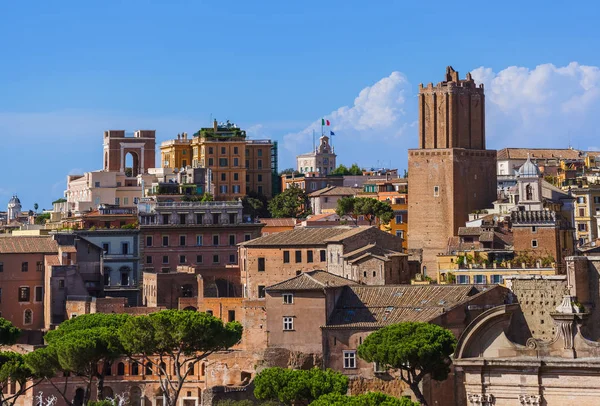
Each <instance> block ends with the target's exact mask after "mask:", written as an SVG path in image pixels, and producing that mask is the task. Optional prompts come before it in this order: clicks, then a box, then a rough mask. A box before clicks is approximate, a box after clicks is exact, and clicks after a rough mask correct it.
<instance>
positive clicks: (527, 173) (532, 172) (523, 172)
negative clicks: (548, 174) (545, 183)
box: [519, 155, 542, 178]
mask: <svg viewBox="0 0 600 406" xmlns="http://www.w3.org/2000/svg"><path fill="white" fill-rule="evenodd" d="M540 176H542V173H541V172H540V168H538V166H537V165H536V164H534V163H533V162H531V159H530V158H529V155H527V161H525V163H524V164H523V165H521V167H520V168H519V177H520V178H539V177H540Z"/></svg>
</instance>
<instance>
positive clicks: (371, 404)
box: [310, 392, 419, 406]
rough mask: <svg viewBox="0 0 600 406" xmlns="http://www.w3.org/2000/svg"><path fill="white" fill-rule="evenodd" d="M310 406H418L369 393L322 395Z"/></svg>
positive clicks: (382, 394)
mask: <svg viewBox="0 0 600 406" xmlns="http://www.w3.org/2000/svg"><path fill="white" fill-rule="evenodd" d="M310 406H419V404H418V403H416V402H413V401H411V400H410V399H406V398H400V399H399V398H395V397H392V396H389V395H386V394H384V393H380V392H369V393H365V394H361V395H356V396H348V395H341V394H339V393H330V394H327V395H323V396H321V397H320V398H318V399H317V400H315V401H314V402H312V403H311V404H310Z"/></svg>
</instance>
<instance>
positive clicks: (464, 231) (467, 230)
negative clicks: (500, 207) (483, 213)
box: [458, 227, 483, 236]
mask: <svg viewBox="0 0 600 406" xmlns="http://www.w3.org/2000/svg"><path fill="white" fill-rule="evenodd" d="M482 231H483V230H482V229H481V227H459V228H458V235H459V236H463V235H480V234H481V233H482Z"/></svg>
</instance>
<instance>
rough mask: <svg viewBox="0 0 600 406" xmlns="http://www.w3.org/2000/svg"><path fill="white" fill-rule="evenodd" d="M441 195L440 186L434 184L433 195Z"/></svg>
mask: <svg viewBox="0 0 600 406" xmlns="http://www.w3.org/2000/svg"><path fill="white" fill-rule="evenodd" d="M439 196H440V187H439V186H434V187H433V197H439Z"/></svg>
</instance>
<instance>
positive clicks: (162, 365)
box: [158, 362, 167, 375]
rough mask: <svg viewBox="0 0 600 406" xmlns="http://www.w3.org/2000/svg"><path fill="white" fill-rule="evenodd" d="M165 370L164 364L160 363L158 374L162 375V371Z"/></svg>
mask: <svg viewBox="0 0 600 406" xmlns="http://www.w3.org/2000/svg"><path fill="white" fill-rule="evenodd" d="M166 370H167V365H166V364H165V363H164V362H161V363H160V365H159V368H158V374H159V375H162V374H163V371H166Z"/></svg>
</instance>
